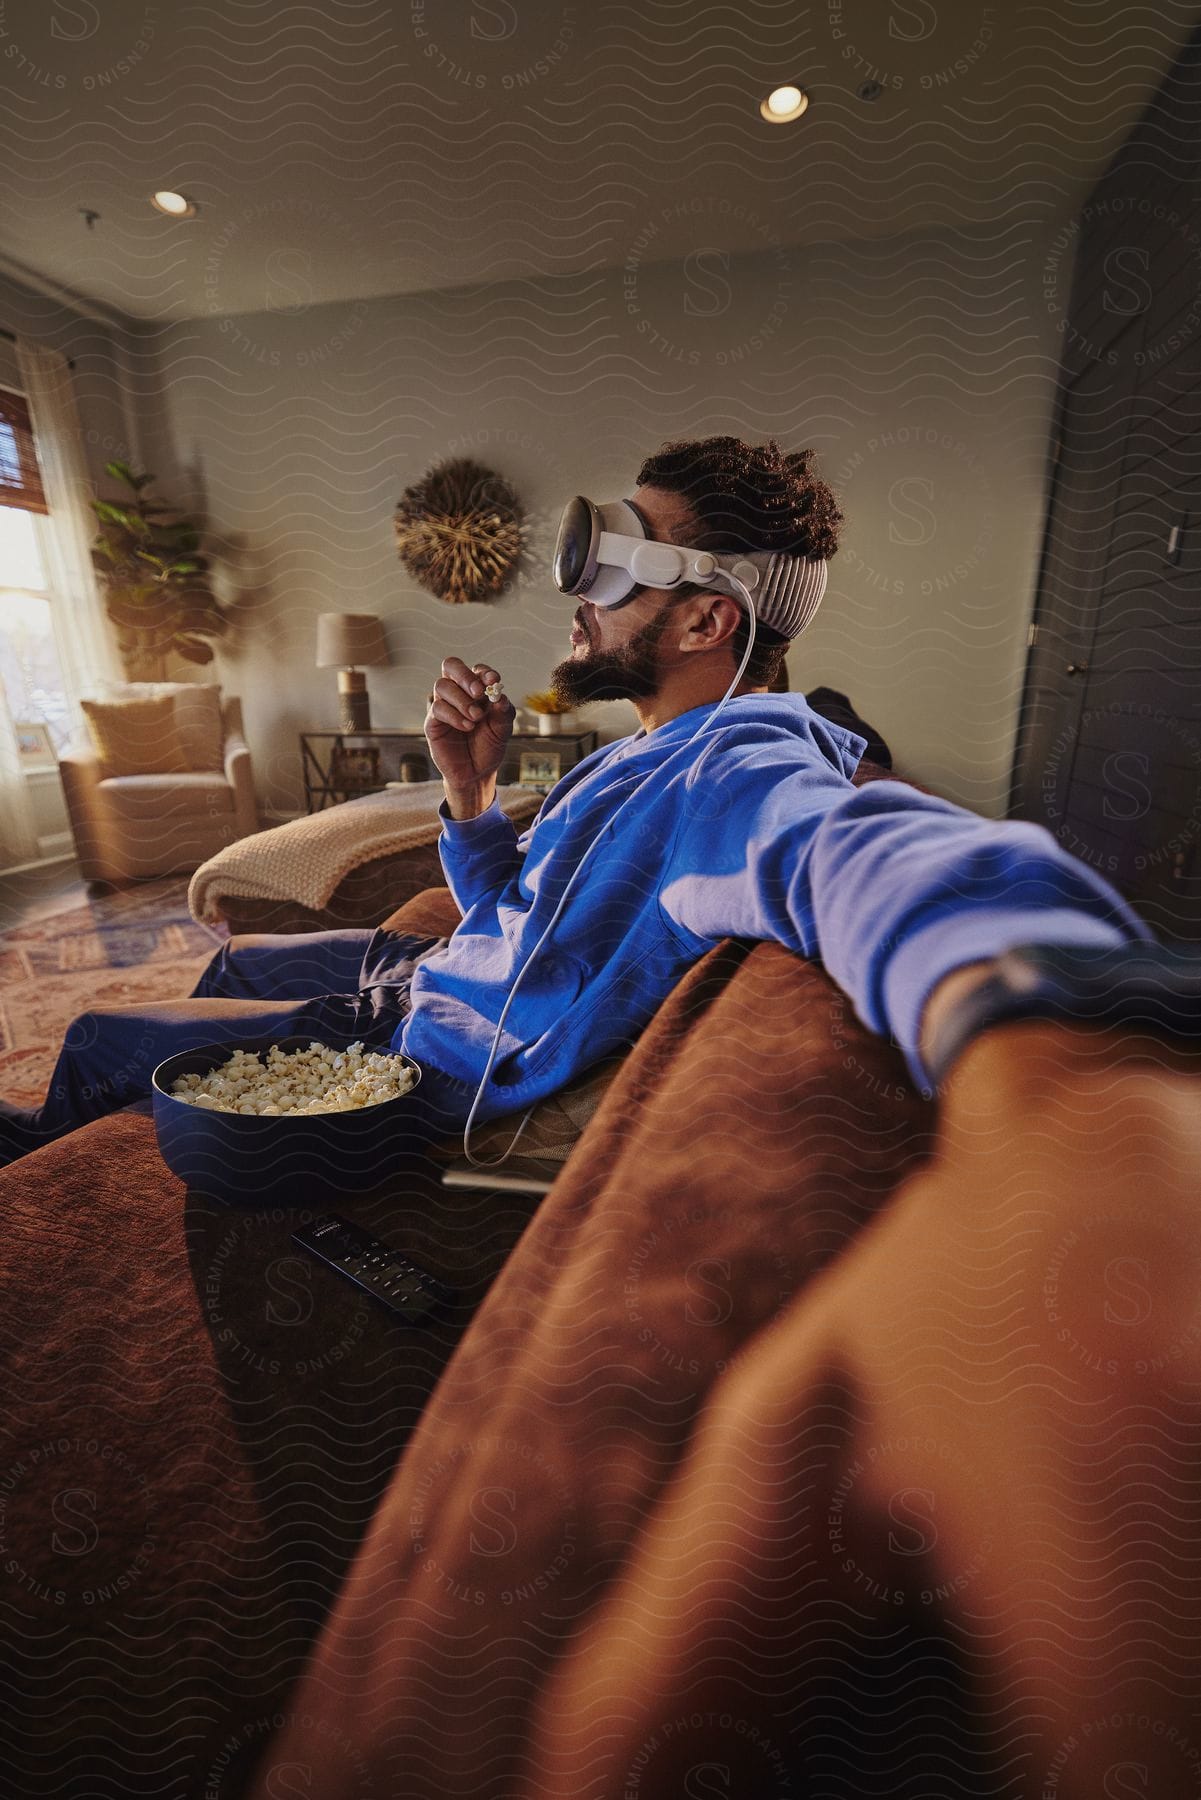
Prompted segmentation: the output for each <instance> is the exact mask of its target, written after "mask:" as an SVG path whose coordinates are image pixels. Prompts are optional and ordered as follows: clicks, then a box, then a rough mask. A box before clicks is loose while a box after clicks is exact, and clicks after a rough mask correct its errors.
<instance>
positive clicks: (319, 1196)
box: [152, 1036, 432, 1207]
mask: <svg viewBox="0 0 1201 1800" xmlns="http://www.w3.org/2000/svg"><path fill="white" fill-rule="evenodd" d="M312 1042H313V1039H312V1037H311V1036H309V1037H284V1038H272V1039H271V1040H270V1041H269V1042H264V1043H261V1044H209V1045H207V1046H206V1047H205V1048H203V1049H200V1050H183V1051H181V1052H180V1053H179V1055H178V1056H169V1057H168V1058H167V1060H166V1062H162V1063H160V1064H159V1066H158V1068H157V1069H156V1070H155V1071H154V1075H153V1077H152V1100H153V1105H154V1130H155V1135H156V1136H157V1138H158V1147H159V1152H160V1154H161V1156H162V1158H163V1161H164V1162H165V1163H166V1165H167V1167H168V1168H169V1169H170V1170H171V1172H172V1174H174V1175H178V1176H179V1178H180V1180H181V1181H183V1182H186V1183H187V1185H188V1187H190V1188H195V1189H197V1190H198V1191H199V1192H201V1193H203V1194H208V1195H211V1196H212V1197H213V1198H214V1199H217V1200H222V1201H224V1202H226V1204H228V1205H231V1206H249V1207H259V1206H267V1205H272V1206H280V1205H283V1206H309V1205H312V1204H318V1205H324V1206H329V1205H331V1204H334V1203H336V1202H337V1201H338V1199H339V1198H342V1197H344V1196H346V1195H353V1194H366V1193H372V1192H375V1191H377V1190H379V1189H382V1188H386V1186H387V1184H388V1182H389V1180H390V1179H391V1178H392V1177H393V1176H394V1175H395V1174H397V1173H398V1172H399V1171H400V1170H401V1169H402V1168H403V1167H404V1165H405V1163H406V1161H411V1160H412V1158H413V1156H414V1154H415V1153H417V1152H419V1150H420V1147H421V1145H422V1144H424V1143H426V1142H428V1140H429V1137H430V1136H431V1135H432V1127H431V1125H430V1121H429V1118H428V1114H427V1111H426V1109H425V1108H424V1107H423V1106H422V1105H421V1103H420V1101H419V1100H418V1098H417V1090H416V1085H414V1087H412V1088H410V1090H409V1092H408V1093H407V1094H400V1095H398V1096H397V1098H396V1099H395V1100H381V1101H380V1102H379V1104H378V1105H376V1106H364V1107H360V1108H358V1109H357V1110H356V1111H354V1112H342V1113H338V1112H329V1113H297V1114H294V1115H289V1114H281V1115H280V1116H279V1117H277V1118H276V1117H263V1116H262V1115H261V1114H255V1113H228V1112H215V1111H212V1110H210V1109H209V1108H207V1107H202V1106H193V1105H192V1104H191V1103H190V1102H189V1101H187V1100H179V1099H177V1098H176V1097H175V1095H174V1094H173V1093H172V1092H171V1088H172V1086H173V1085H174V1083H175V1082H177V1081H178V1080H179V1078H180V1076H181V1075H207V1074H208V1072H209V1070H210V1069H216V1068H219V1067H220V1066H221V1065H222V1064H223V1063H226V1062H228V1061H229V1060H230V1058H231V1057H232V1056H233V1053H234V1051H235V1050H250V1051H253V1052H255V1053H256V1054H257V1055H258V1056H259V1057H260V1058H261V1057H263V1056H264V1055H265V1054H266V1052H267V1050H268V1049H269V1048H270V1047H271V1044H272V1043H276V1044H278V1045H279V1047H280V1049H281V1050H305V1049H307V1048H308V1046H309V1045H310V1044H311V1043H312ZM391 1054H397V1053H396V1052H392V1053H391ZM398 1060H399V1061H401V1062H403V1063H404V1064H405V1065H406V1066H407V1067H408V1068H410V1069H412V1070H413V1072H414V1074H415V1076H416V1080H417V1082H419V1081H420V1080H421V1070H420V1068H419V1067H418V1065H417V1064H416V1063H415V1062H414V1061H413V1059H412V1058H411V1057H408V1056H399V1057H398Z"/></svg>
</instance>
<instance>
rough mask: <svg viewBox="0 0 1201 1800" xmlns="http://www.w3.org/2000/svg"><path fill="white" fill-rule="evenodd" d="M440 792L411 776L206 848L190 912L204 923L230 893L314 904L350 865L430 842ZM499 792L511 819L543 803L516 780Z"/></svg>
mask: <svg viewBox="0 0 1201 1800" xmlns="http://www.w3.org/2000/svg"><path fill="white" fill-rule="evenodd" d="M442 793H443V789H442V783H441V782H440V781H415V782H413V783H412V784H411V785H406V786H405V787H399V788H391V789H389V790H388V792H387V793H385V794H365V795H363V797H362V798H361V799H358V800H346V801H343V802H342V804H341V805H339V806H330V807H327V808H326V810H325V811H324V812H319V813H313V814H312V815H311V816H310V817H308V818H305V819H291V820H289V822H288V823H287V824H286V825H276V826H275V827H274V828H273V829H272V830H270V831H259V832H256V833H255V834H254V836H253V837H244V838H240V839H239V840H238V842H237V843H236V844H229V845H228V846H227V847H226V848H225V849H224V850H219V851H218V852H217V854H216V856H210V858H209V860H208V861H207V862H206V863H202V864H201V865H200V867H199V868H198V869H197V871H196V873H195V874H194V875H193V877H192V880H191V884H190V885H189V888H188V905H189V907H190V908H191V912H192V917H193V918H194V919H195V920H196V921H197V922H198V923H199V924H202V925H211V924H215V923H217V922H218V921H219V920H220V918H221V907H220V902H221V900H222V899H223V898H225V897H229V896H235V895H236V896H237V897H238V898H240V899H243V900H295V901H297V902H299V904H300V905H301V906H307V907H311V908H312V909H313V911H314V912H319V911H320V910H321V908H322V907H323V906H327V905H328V904H329V901H330V899H331V897H332V895H333V894H334V892H335V890H336V888H337V887H338V884H339V882H340V881H341V880H342V878H343V877H344V876H346V875H349V874H350V872H351V870H352V869H357V868H359V867H361V865H362V864H363V863H369V862H374V861H375V860H376V858H377V857H380V856H391V855H394V854H396V853H397V852H398V851H401V850H411V849H413V848H414V847H415V846H416V845H418V844H432V843H433V842H434V841H435V839H436V838H437V837H438V836H439V834H440V832H441V829H442V827H441V824H440V822H439V819H438V805H439V802H440V801H441V799H442ZM497 798H498V799H499V801H500V804H501V807H502V809H503V810H504V811H505V812H506V813H507V814H508V815H509V817H510V818H511V819H513V820H515V821H520V820H522V819H529V818H532V817H533V815H534V813H536V812H537V810H538V808H539V806H540V805H541V803H542V796H541V794H537V793H534V792H532V791H531V790H530V789H529V788H523V787H518V786H517V785H516V784H511V785H509V786H507V787H501V788H498V789H497Z"/></svg>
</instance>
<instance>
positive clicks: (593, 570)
mask: <svg viewBox="0 0 1201 1800" xmlns="http://www.w3.org/2000/svg"><path fill="white" fill-rule="evenodd" d="M554 577H555V586H556V587H557V588H558V590H559V592H560V593H561V594H578V595H580V596H581V598H583V599H585V600H588V601H590V602H591V603H592V604H593V605H594V606H620V605H621V604H622V603H623V602H624V601H626V600H629V599H630V598H632V596H633V593H634V590H635V588H638V587H651V588H673V587H679V586H680V585H681V584H683V583H685V582H697V583H698V584H699V585H700V586H701V587H704V588H709V589H717V590H719V591H721V592H722V593H732V594H733V595H734V597H735V598H736V599H740V600H743V601H744V602H747V603H748V604H749V605H750V606H751V607H752V609H753V611H754V614H755V617H756V619H757V620H758V622H759V623H760V624H761V625H767V626H770V627H771V629H772V630H773V631H777V632H779V634H780V636H781V637H785V638H796V637H799V636H800V635H801V632H802V631H804V629H805V627H806V625H808V623H809V621H810V619H811V618H812V617H813V615H814V613H815V612H816V611H817V609H818V606H819V605H820V603H821V598H822V595H823V594H824V593H825V591H826V564H825V561H824V559H823V558H821V557H810V556H785V555H782V554H779V553H778V552H773V551H770V550H747V551H738V552H736V553H734V554H732V555H727V556H716V555H714V554H713V553H712V552H711V551H708V550H689V549H686V548H685V547H684V546H683V545H681V544H660V543H658V542H656V541H655V539H654V538H652V536H651V534H650V530H649V528H648V526H647V522H646V520H645V519H644V518H643V516H642V514H641V512H640V511H639V510H638V508H637V506H635V504H634V502H633V501H632V500H606V501H603V502H602V503H601V505H599V506H598V505H597V504H596V503H595V501H592V500H586V499H585V498H584V496H583V495H582V494H577V495H576V497H575V499H574V500H569V501H568V503H567V505H566V506H565V507H564V508H563V517H562V519H561V520H560V521H559V536H558V540H557V542H556V544H555V562H554Z"/></svg>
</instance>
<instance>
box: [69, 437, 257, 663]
mask: <svg viewBox="0 0 1201 1800" xmlns="http://www.w3.org/2000/svg"><path fill="white" fill-rule="evenodd" d="M105 469H106V472H107V473H108V474H109V475H111V476H112V478H113V480H114V481H119V482H120V483H121V484H122V486H124V487H126V488H127V489H128V490H129V499H128V500H120V501H117V500H93V501H92V511H93V512H94V513H95V514H96V517H97V519H98V520H99V523H100V530H99V534H98V535H97V537H96V540H95V542H94V544H93V546H92V561H93V563H94V564H95V566H96V572H97V575H98V576H99V579H100V583H101V586H102V587H103V589H104V599H105V608H106V610H107V612H108V616H109V618H110V619H111V620H112V622H113V624H114V625H115V626H116V628H117V646H118V649H119V650H120V653H121V660H122V662H123V663H124V664H125V668H126V672H127V674H128V675H129V676H130V678H131V679H132V680H135V681H137V680H157V679H160V678H161V676H162V675H163V673H164V669H165V666H166V661H167V658H168V656H172V655H173V656H178V657H182V658H183V660H184V661H185V662H190V663H210V662H212V660H213V640H214V639H215V638H219V637H221V636H222V635H223V634H224V632H225V631H226V630H227V628H228V624H229V620H228V617H227V615H226V613H225V612H224V610H223V609H222V607H221V603H220V602H219V600H218V599H217V597H216V595H215V594H214V593H213V590H212V587H211V586H210V584H209V575H208V571H209V563H208V559H207V557H205V556H202V555H201V553H200V531H199V528H198V527H197V525H196V523H195V521H194V520H192V519H188V518H181V517H179V516H177V515H174V514H173V513H172V511H171V509H170V508H169V507H166V506H161V505H159V504H158V502H157V501H154V500H151V499H150V498H149V496H148V495H147V492H146V490H147V489H148V488H149V486H150V483H151V482H152V481H153V480H154V477H153V475H146V474H138V473H136V472H135V471H134V470H133V469H131V468H130V466H129V464H128V463H123V462H110V463H106V464H105Z"/></svg>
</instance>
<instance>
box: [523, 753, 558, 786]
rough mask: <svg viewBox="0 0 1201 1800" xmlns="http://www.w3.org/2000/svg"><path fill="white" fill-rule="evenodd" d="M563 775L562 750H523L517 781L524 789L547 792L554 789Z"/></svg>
mask: <svg viewBox="0 0 1201 1800" xmlns="http://www.w3.org/2000/svg"><path fill="white" fill-rule="evenodd" d="M562 773H563V753H562V751H561V750H523V751H522V752H521V760H520V762H519V763H518V765H517V779H518V782H519V783H520V785H521V786H522V787H528V788H538V789H539V790H540V791H542V792H545V791H546V790H547V789H549V788H553V787H554V785H555V783H556V781H558V779H559V777H560V776H561V775H562Z"/></svg>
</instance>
